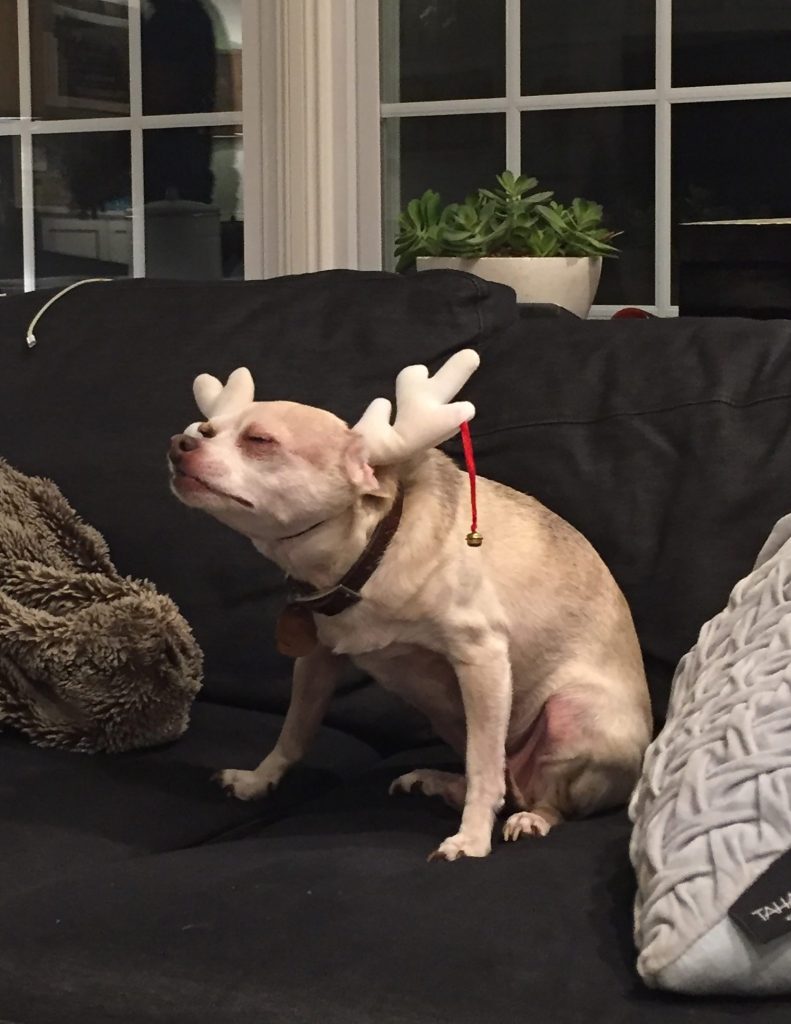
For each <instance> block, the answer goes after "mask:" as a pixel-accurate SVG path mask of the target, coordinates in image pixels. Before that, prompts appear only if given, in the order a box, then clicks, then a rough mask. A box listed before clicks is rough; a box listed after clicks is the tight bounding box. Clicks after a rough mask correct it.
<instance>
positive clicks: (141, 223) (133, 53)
mask: <svg viewBox="0 0 791 1024" xmlns="http://www.w3.org/2000/svg"><path fill="white" fill-rule="evenodd" d="M142 28H143V26H142V16H141V11H140V0H129V129H130V131H129V135H130V138H129V147H130V154H131V183H132V197H131V198H132V211H131V215H132V277H145V276H146V237H145V231H146V222H145V202H146V199H145V182H144V180H143V58H142Z"/></svg>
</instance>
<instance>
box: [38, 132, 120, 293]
mask: <svg viewBox="0 0 791 1024" xmlns="http://www.w3.org/2000/svg"><path fill="white" fill-rule="evenodd" d="M129 163H130V162H129V133H128V132H90V133H84V132H75V133H73V134H68V135H38V136H36V137H35V138H34V139H33V189H34V191H33V196H34V208H35V211H36V280H37V283H38V286H39V287H46V286H49V285H53V286H54V285H58V284H61V283H64V282H65V283H68V282H69V281H70V280H77V279H78V278H83V277H126V276H127V275H128V273H129V271H130V264H131V261H132V221H131V216H130V213H129V207H130V205H131V189H130V181H129Z"/></svg>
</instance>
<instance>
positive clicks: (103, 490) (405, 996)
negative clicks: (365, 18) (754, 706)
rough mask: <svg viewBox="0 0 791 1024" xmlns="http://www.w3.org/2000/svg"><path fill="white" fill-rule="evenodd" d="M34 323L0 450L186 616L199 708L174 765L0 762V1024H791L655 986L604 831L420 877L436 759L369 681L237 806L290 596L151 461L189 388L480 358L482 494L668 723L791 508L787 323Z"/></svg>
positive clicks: (197, 301) (350, 687)
mask: <svg viewBox="0 0 791 1024" xmlns="http://www.w3.org/2000/svg"><path fill="white" fill-rule="evenodd" d="M46 297H47V296H46V295H44V296H42V295H35V294H34V295H28V296H21V297H17V298H8V299H3V300H2V301H1V302H0V455H2V456H4V457H6V458H7V459H8V460H9V461H10V462H11V463H12V464H15V465H17V466H18V467H19V468H20V469H22V470H23V471H26V472H32V473H39V474H45V475H49V476H51V477H53V478H54V479H55V481H56V482H57V483H58V484H59V485H60V486H61V487H62V489H63V490H64V493H65V494H66V496H67V497H68V498H69V500H70V501H71V502H72V503H73V504H74V506H75V507H76V508H77V509H78V510H79V511H80V512H81V514H82V515H83V516H84V517H85V518H86V519H88V520H89V521H91V522H92V523H94V524H95V525H96V526H97V527H98V528H99V529H100V530H102V531H103V532H104V533H105V535H106V536H107V539H108V541H109V542H110V545H111V549H112V553H113V557H114V559H115V561H116V563H117V564H118V566H119V568H120V569H121V570H122V571H124V572H128V573H130V574H133V575H137V576H146V577H149V578H151V579H152V580H153V581H154V582H155V583H156V584H157V585H158V586H159V587H160V588H162V589H163V590H164V591H166V592H168V593H170V594H171V595H172V596H174V597H175V599H176V600H177V602H178V603H179V604H180V606H181V608H182V610H183V612H184V613H185V615H186V616H187V618H188V619H189V621H190V622H191V624H192V625H193V627H194V629H195V632H196V635H197V636H198V639H199V641H200V642H201V644H202V645H203V646H204V648H205V650H206V654H207V667H208V682H207V686H206V690H205V694H204V699H203V701H202V702H200V703H198V704H197V705H196V707H195V710H194V716H193V725H192V728H191V729H190V731H189V733H188V734H187V735H186V736H185V737H184V739H182V740H181V741H180V742H178V743H176V744H173V745H171V746H169V747H167V748H162V749H159V750H152V751H143V752H139V753H136V754H131V755H124V756H123V757H115V758H110V757H94V758H89V757H80V756H77V755H71V754H63V753H54V752H46V751H40V750H37V749H34V748H32V747H29V746H27V745H25V744H24V743H23V742H22V741H21V740H19V739H17V738H15V737H13V736H10V735H2V736H0V765H2V768H3V771H2V773H0V1021H12V1022H14V1024H78V1022H79V1024H86V1022H87V1024H93V1022H96V1024H99V1022H101V1024H105V1022H107V1024H148V1022H152V1024H153V1022H157V1024H160V1022H161V1024H182V1022H183V1024H252V1022H255V1024H258V1022H266V1024H317V1022H322V1024H325V1022H326V1024H334V1022H338V1024H435V1022H438V1024H483V1022H488V1021H493V1022H494V1021H497V1022H500V1021H503V1020H514V1019H522V1018H529V1019H536V1020H538V1021H551V1022H553V1024H555V1022H557V1024H582V1022H587V1021H599V1020H601V1021H608V1022H610V1024H642V1022H644V1021H646V1022H649V1024H651V1022H657V1024H726V1022H727V1021H731V1020H733V1019H734V1018H735V1017H736V1016H739V1017H741V1018H745V1019H747V1020H750V1021H756V1022H758V1021H760V1022H761V1024H774V1022H777V1024H779V1022H780V1021H786V1020H788V1019H789V1012H791V1004H789V1002H788V1001H781V1000H777V1001H763V1002H760V1003H758V1002H757V1001H750V1000H743V1001H738V1002H737V1001H732V1000H725V999H722V1000H693V999H683V998H670V997H667V996H663V995H661V994H658V993H655V992H650V991H648V990H647V989H645V988H644V987H643V986H642V984H641V983H640V981H639V979H638V978H637V975H636V973H635V970H634V960H635V953H634V949H633V947H632V940H631V901H632V897H633V887H634V881H633V875H632V872H631V869H630V867H629V863H628V837H629V826H628V822H627V821H626V818H625V815H624V814H623V813H620V814H614V815H606V816H602V817H599V818H596V819H593V820H590V821H585V822H575V823H572V824H568V825H564V826H562V827H560V828H558V829H557V830H556V831H553V832H552V833H551V835H550V836H549V837H548V838H547V839H545V840H540V841H538V840H537V841H535V842H527V841H522V842H521V843H519V844H515V845H510V844H509V845H507V846H506V845H499V846H498V847H497V848H496V849H495V851H494V853H493V855H492V857H490V858H488V859H487V860H484V861H474V862H473V861H469V862H464V861H462V862H460V863H456V864H452V865H446V864H431V865H428V864H426V863H425V857H426V854H427V853H428V852H429V851H430V850H431V849H432V848H434V847H435V846H436V844H437V843H438V841H440V840H441V839H442V838H443V837H444V836H446V835H449V834H450V833H451V832H452V831H454V830H455V828H456V822H457V815H456V814H455V813H454V812H452V811H451V810H450V809H448V808H446V807H444V805H442V804H441V803H439V802H437V801H429V800H425V799H422V798H420V797H397V798H388V797H387V795H386V794H387V786H388V783H389V781H390V780H391V779H392V778H394V777H395V776H396V775H397V774H398V773H399V772H401V771H405V770H408V769H409V768H411V767H422V766H426V765H434V766H451V767H453V765H452V760H451V759H450V755H449V753H448V752H447V751H446V750H445V749H444V748H438V747H434V746H429V745H426V744H428V742H429V737H428V734H427V732H426V728H425V723H423V721H422V719H420V718H419V716H416V715H414V714H413V713H411V712H409V711H408V709H406V708H405V707H404V706H402V705H401V704H400V703H399V702H397V701H396V700H395V698H391V697H388V696H387V695H385V694H383V693H381V692H380V691H379V690H377V689H375V688H374V687H372V686H371V685H370V684H369V683H368V682H367V681H366V680H365V679H364V678H362V677H359V676H358V677H350V678H349V679H348V680H347V681H346V683H345V684H344V686H343V687H342V692H341V693H340V695H339V696H338V698H337V699H336V701H335V702H334V704H333V708H332V711H331V713H330V715H329V721H328V725H327V727H326V728H324V729H323V730H322V732H321V735H320V737H319V740H318V743H317V745H316V746H315V748H314V750H313V752H312V753H311V755H310V756H309V758H308V759H307V762H306V764H305V765H304V766H302V767H301V768H299V769H295V771H294V773H293V775H292V776H291V777H290V778H289V779H288V780H287V781H286V782H285V783H284V785H283V788H282V789H281V791H280V792H279V793H278V794H277V795H276V796H274V797H272V798H270V799H269V800H267V801H264V802H261V803H257V804H242V803H236V802H233V801H229V800H227V799H226V798H225V797H224V796H223V795H222V794H221V793H220V791H219V790H218V789H217V788H216V786H214V785H213V784H212V783H211V782H210V780H209V776H210V774H211V773H212V772H213V771H214V770H216V769H218V768H221V767H226V766H227V767H240V768H244V767H253V766H254V765H255V764H256V763H257V762H258V760H259V759H260V758H261V756H262V755H263V754H264V753H265V752H266V751H267V750H268V749H269V748H270V747H271V746H272V744H273V742H274V738H275V735H276V733H277V730H278V729H279V727H280V725H281V723H282V718H281V717H280V715H279V714H276V713H275V712H278V711H280V710H282V709H283V707H284V706H285V702H286V699H287V694H288V674H289V673H288V670H289V667H290V666H289V665H288V663H286V662H285V661H284V660H282V659H280V658H278V657H277V656H276V655H275V654H274V647H273V644H272V628H273V622H274V616H275V614H276V611H277V610H278V608H279V606H280V601H281V582H280V579H279V576H278V574H277V573H276V572H275V571H274V570H272V569H271V568H270V567H269V566H267V564H266V563H265V562H264V561H263V560H262V559H260V557H259V556H257V555H256V554H255V552H254V551H253V550H252V549H251V548H250V547H249V546H248V545H247V544H246V543H245V542H244V541H242V540H240V539H239V538H237V537H235V536H234V535H233V534H231V533H230V532H227V531H225V530H223V529H222V528H221V527H220V526H219V525H218V524H216V523H214V522H212V521H210V520H209V519H208V518H207V517H203V516H201V515H199V514H197V513H190V512H189V511H187V510H186V509H184V508H183V507H182V506H181V505H179V504H178V503H177V502H176V501H175V500H174V499H173V498H171V497H170V496H169V494H168V491H167V483H166V472H165V462H164V453H165V449H166V446H167V439H168V436H169V435H170V434H171V433H173V432H175V431H178V430H180V429H181V428H183V426H185V425H186V424H187V423H188V422H190V421H191V420H193V419H195V418H196V415H195V412H194V410H193V407H192V401H191V397H190V382H191V380H192V378H193V377H194V376H195V374H196V373H197V372H200V371H204V370H208V371H210V372H214V373H216V374H218V375H222V376H225V375H226V374H227V373H228V372H229V371H230V370H231V369H233V368H234V367H235V366H237V365H241V364H246V365H249V366H250V367H251V369H252V370H253V372H254V374H255V375H256V378H257V382H258V393H259V397H261V398H290V399H295V400H299V401H307V402H311V403H313V404H318V405H323V406H326V407H328V408H331V409H333V410H334V411H336V412H338V413H339V414H340V415H343V416H345V417H347V418H349V419H351V418H354V417H356V416H357V415H359V413H360V412H361V411H362V409H363V407H364V406H365V404H366V403H367V402H368V401H369V400H370V399H371V398H372V397H374V396H375V395H377V394H379V393H390V392H391V391H392V382H393V379H394V376H395V373H396V372H397V370H398V369H400V368H401V366H403V365H405V364H406V363H408V362H412V361H428V362H429V363H430V364H432V365H436V363H437V362H438V361H439V360H440V359H442V358H443V357H444V356H445V355H447V354H448V353H449V352H451V351H453V350H455V349H458V348H460V347H463V346H465V345H473V346H475V347H477V348H478V349H479V350H480V352H481V354H482V357H483V365H482V367H481V369H480V371H479V372H478V373H477V374H476V375H475V377H474V378H473V380H472V382H471V384H470V386H469V388H468V392H467V393H468V395H469V397H471V398H472V399H473V400H474V401H476V403H477V405H478V410H479V411H478V417H477V419H476V420H475V423H474V429H473V434H474V436H475V439H476V451H477V456H478V462H479V465H480V469H481V471H482V472H484V473H485V474H487V475H489V476H491V477H494V478H496V479H499V480H503V481H504V482H506V483H510V484H512V485H514V486H517V487H519V488H521V489H524V490H527V491H530V492H532V493H533V494H535V495H536V496H538V497H539V498H541V499H542V500H543V501H545V502H546V503H547V504H548V505H550V507H552V508H554V509H555V511H557V512H559V513H560V514H561V515H563V516H565V517H566V518H567V519H569V520H570V521H571V522H572V523H574V524H575V525H576V526H578V527H579V528H580V529H582V530H583V532H584V533H586V535H587V536H588V537H589V538H590V539H591V540H592V541H593V543H594V544H595V545H596V546H597V548H598V549H599V551H600V552H601V553H602V555H603V556H604V558H605V560H606V561H607V562H608V564H609V565H610V566H611V568H612V570H613V572H614V574H615V575H616V577H617V579H618V580H619V582H620V583H621V585H622V586H623V588H624V590H625V592H626V595H627V597H628V598H629V600H630V602H631V605H632V608H633V611H634V614H635V619H636V622H637V626H638V630H639V633H640V637H641V641H642V643H643V647H644V651H645V654H646V664H647V668H648V671H649V676H650V678H651V681H652V692H653V696H654V702H655V707H656V709H657V711H658V717H660V718H661V715H662V711H663V708H664V705H665V703H666V701H667V695H668V692H669V684H670V677H671V675H672V671H673V668H674V665H675V662H676V660H677V659H678V658H679V657H680V656H681V655H682V654H683V653H684V651H685V650H686V649H687V647H688V646H689V644H690V643H691V642H692V641H693V640H694V638H695V635H696V633H697V630H698V629H699V628H700V626H701V624H702V623H703V622H704V621H705V619H706V618H708V617H709V616H710V615H711V614H713V613H714V612H716V610H717V609H718V608H719V607H720V606H721V605H722V603H723V602H724V600H725V599H726V597H727V594H728V590H729V589H730V587H731V586H732V585H733V583H735V582H736V580H737V579H738V578H739V577H740V576H741V575H742V574H743V573H744V572H745V571H746V570H747V569H748V568H749V566H750V564H751V562H752V560H753V559H754V557H755V555H756V553H757V551H758V548H759V547H760V545H761V543H762V541H763V539H764V538H765V536H766V533H767V532H768V530H769V528H770V527H771V525H772V524H773V522H774V521H775V520H776V519H777V518H778V517H779V516H780V515H781V514H783V513H785V512H787V511H788V509H789V506H791V474H790V473H789V472H788V467H789V466H791V440H790V439H791V404H789V403H790V402H791V398H790V397H789V396H791V324H789V323H788V322H783V321H774V322H770V323H757V322H751V321H738V320H727V321H726V320H723V321H685V320H680V321H660V320H650V321H637V320H623V321H618V322H614V323H596V322H584V321H578V320H576V319H572V318H561V317H540V316H535V317H534V316H531V317H521V318H519V317H518V315H517V309H516V305H515V303H514V301H513V295H512V293H510V292H509V291H508V290H507V289H503V288H498V287H496V286H489V285H486V284H484V283H483V282H479V281H476V279H474V278H470V277H468V276H466V275H457V274H454V273H450V272H440V273H435V274H420V275H417V276H414V277H410V278H401V277H395V276H393V275H387V274H354V273H352V272H333V273H328V274H320V275H312V276H307V277H302V278H285V279H280V280H275V281H267V282H255V283H253V282H250V283H221V284H211V285H191V284H170V283H161V282H139V281H138V282H117V283H114V284H111V285H107V286H104V285H102V286H96V287H94V286H92V285H87V286H85V288H82V289H77V290H76V291H74V292H72V293H70V294H69V295H67V296H65V297H64V298H63V299H61V300H59V301H58V303H56V305H55V306H53V307H52V309H51V310H50V311H48V312H47V313H46V314H45V316H44V318H43V319H42V321H41V322H40V324H39V325H38V328H37V330H36V334H37V336H38V338H39V345H38V347H37V348H36V349H35V350H33V351H32V352H30V351H28V350H27V348H26V346H25V342H24V337H25V332H26V329H27V324H28V322H29V320H30V318H31V317H32V316H33V314H34V313H35V312H36V311H37V310H38V309H39V308H40V306H41V305H42V303H43V301H45V299H46ZM449 447H450V450H451V451H453V452H455V453H456V454H458V447H457V446H456V445H455V444H451V445H450V446H449ZM481 529H482V531H483V532H484V534H485V533H486V510H485V508H483V509H481ZM417 742H420V743H423V744H424V746H423V747H422V749H419V750H418V749H415V747H416V744H417ZM375 751H376V752H375ZM395 751H398V753H397V754H395V753H392V752H395ZM385 752H386V753H389V754H391V756H389V757H388V758H387V759H383V756H382V755H383V753H385Z"/></svg>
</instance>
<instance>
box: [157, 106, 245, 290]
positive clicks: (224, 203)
mask: <svg viewBox="0 0 791 1024" xmlns="http://www.w3.org/2000/svg"><path fill="white" fill-rule="evenodd" d="M144 161H145V164H144V167H145V190H146V194H145V201H146V207H145V218H146V276H147V277H167V278H180V279H204V280H207V279H216V278H221V277H239V278H240V277H243V276H244V213H243V209H242V129H241V127H239V126H237V125H231V126H229V127H225V126H223V127H219V128H161V129H154V130H150V131H147V132H145V134H144Z"/></svg>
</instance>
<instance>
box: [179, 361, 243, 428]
mask: <svg viewBox="0 0 791 1024" xmlns="http://www.w3.org/2000/svg"><path fill="white" fill-rule="evenodd" d="M192 393H193V395H194V396H195V401H196V402H197V404H198V408H199V409H200V411H201V412H202V413H203V415H204V417H205V419H207V420H210V419H211V418H212V416H222V415H223V414H224V413H229V412H236V411H237V409H244V407H245V406H246V405H249V404H250V403H251V402H252V401H253V398H254V397H255V384H254V383H253V376H252V374H251V373H250V371H249V370H248V369H247V367H246V366H240V367H239V368H238V369H236V370H234V371H233V373H232V374H231V375H230V376H229V377H228V380H227V381H226V383H225V384H224V385H223V384H222V382H221V381H219V380H217V378H216V377H212V376H211V374H208V373H202V374H201V375H200V376H199V377H196V378H195V380H194V382H193V385H192ZM199 426H200V423H190V425H189V426H188V427H187V429H186V430H185V431H184V433H185V434H192V435H193V436H195V437H197V435H198V427H199Z"/></svg>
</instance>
